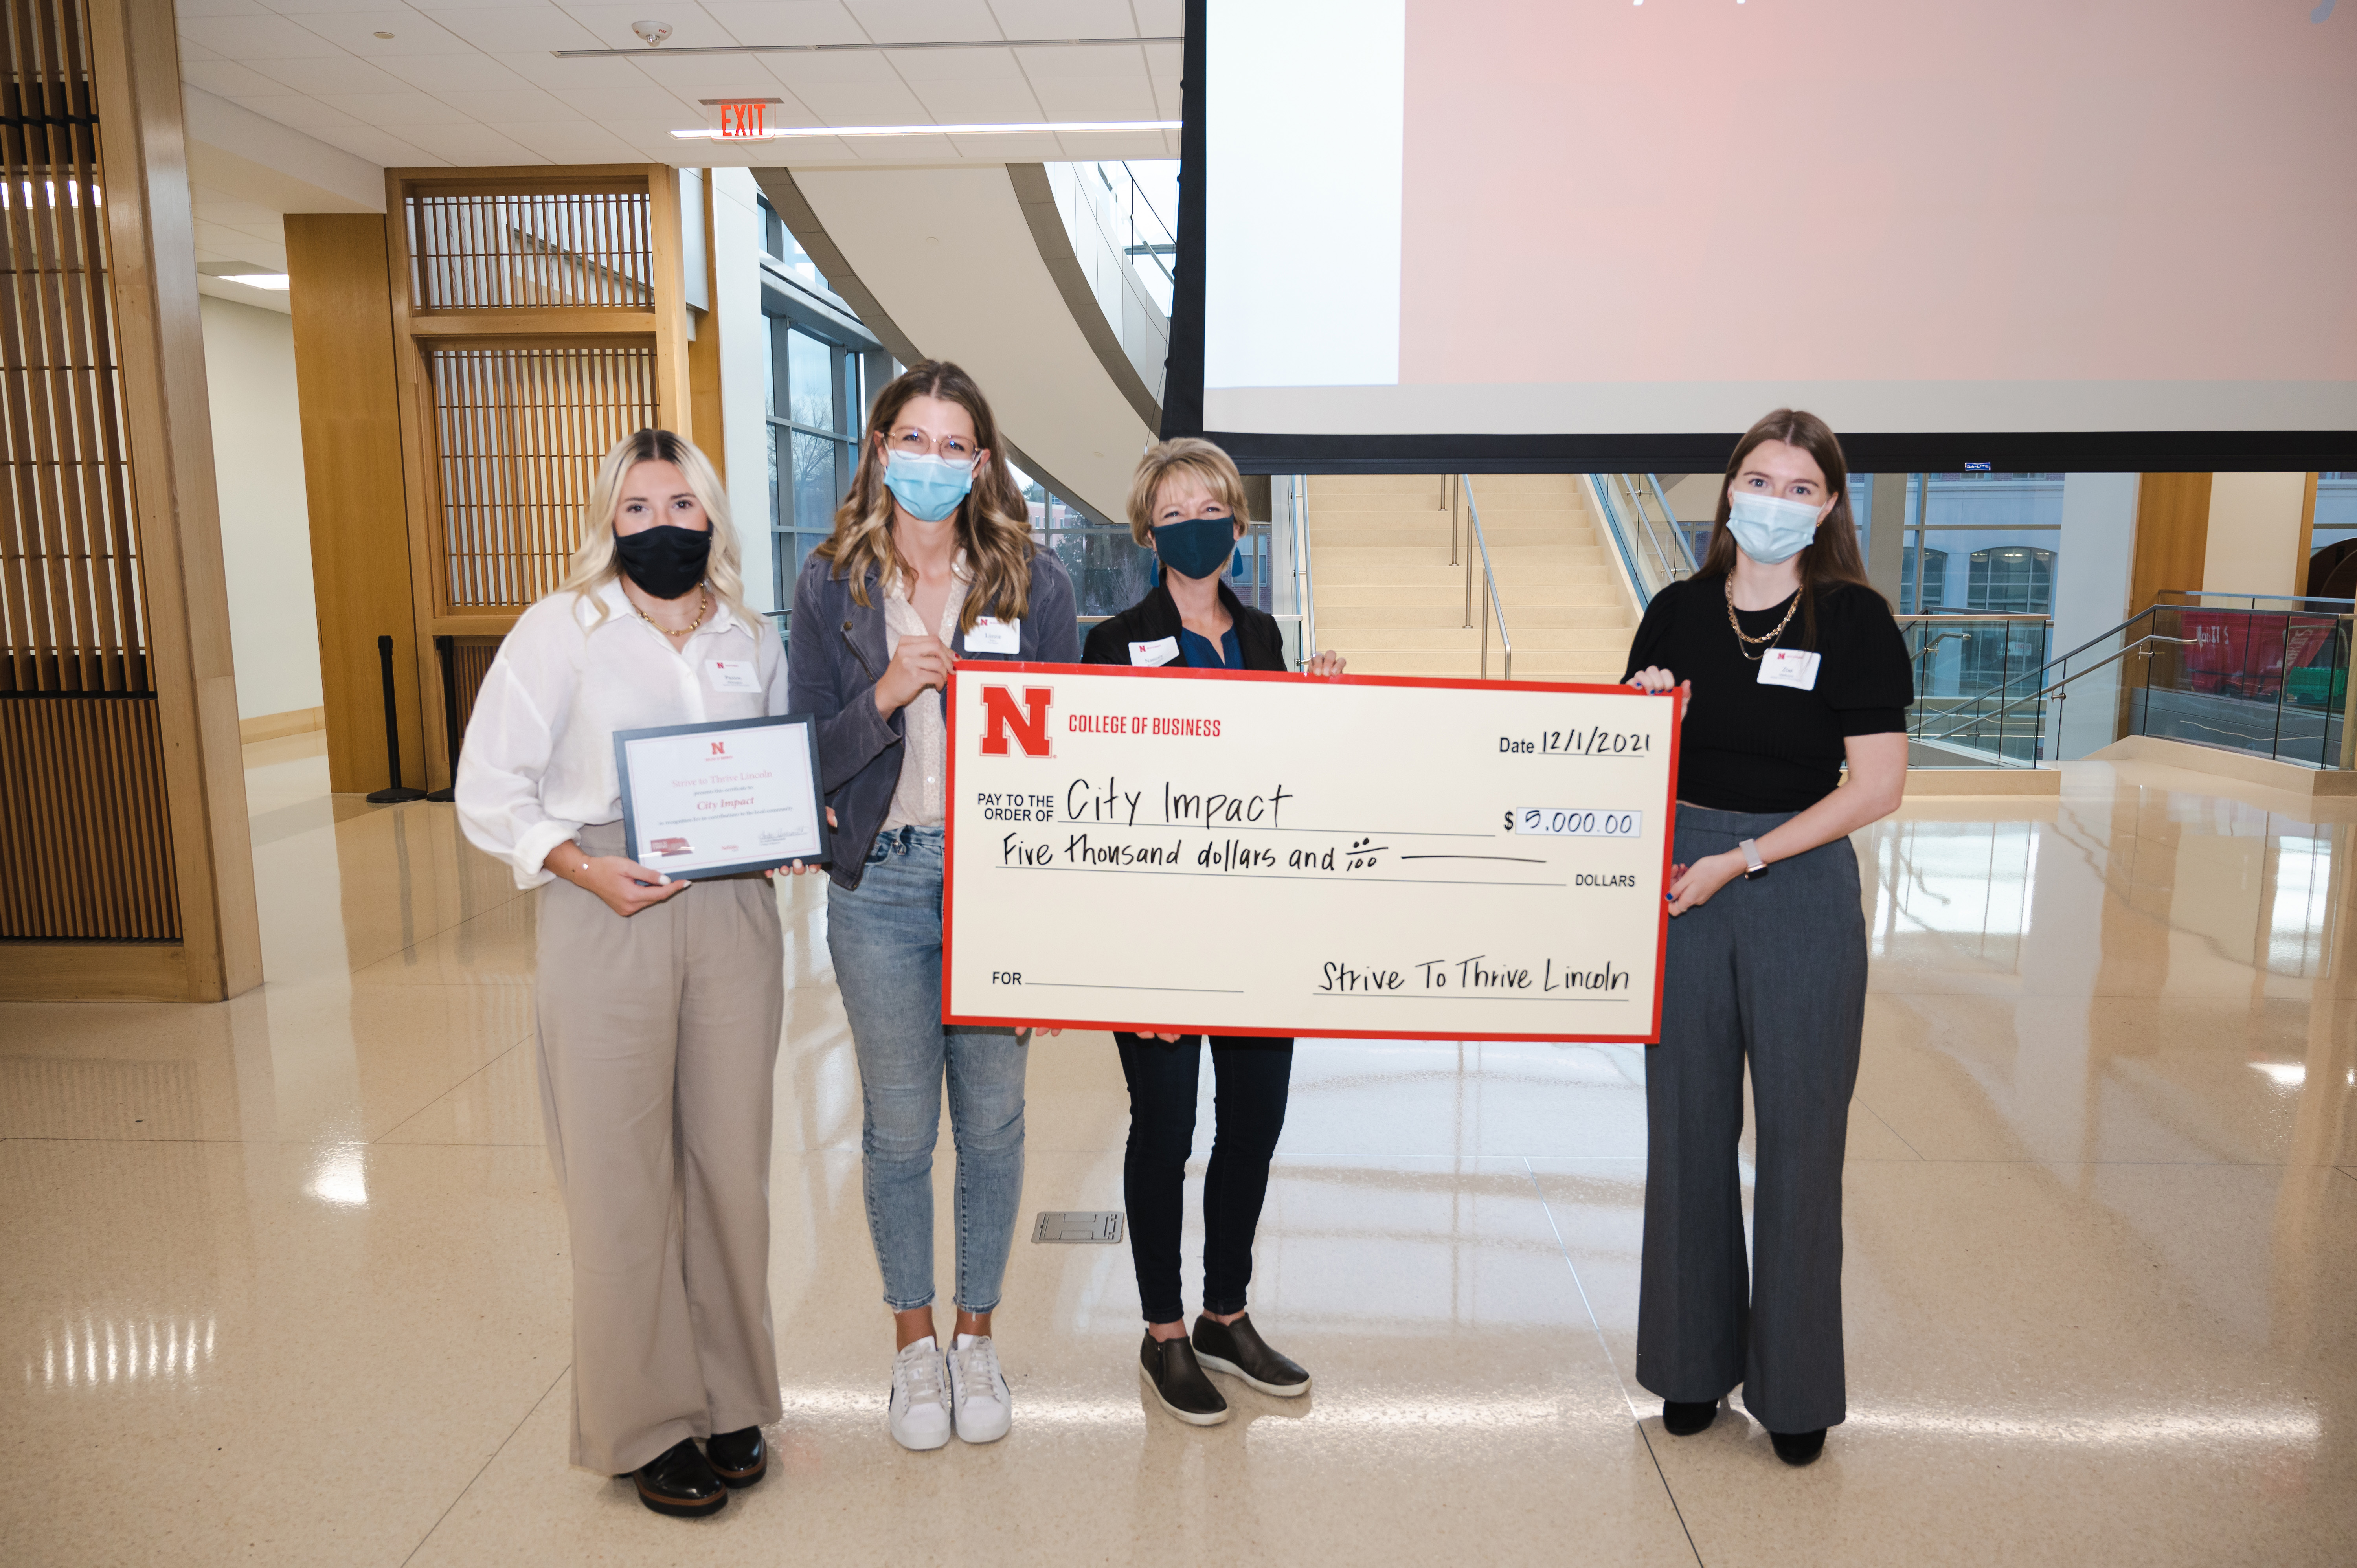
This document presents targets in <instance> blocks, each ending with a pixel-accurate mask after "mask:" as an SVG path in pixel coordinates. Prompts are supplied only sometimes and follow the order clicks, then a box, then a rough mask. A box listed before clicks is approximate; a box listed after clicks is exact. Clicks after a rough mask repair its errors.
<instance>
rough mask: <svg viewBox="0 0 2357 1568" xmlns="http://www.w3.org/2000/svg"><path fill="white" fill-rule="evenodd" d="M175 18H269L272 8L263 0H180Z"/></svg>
mask: <svg viewBox="0 0 2357 1568" xmlns="http://www.w3.org/2000/svg"><path fill="white" fill-rule="evenodd" d="M172 14H173V15H174V16H268V15H270V7H269V6H267V5H264V4H262V0H178V4H177V5H174V6H173V7H172Z"/></svg>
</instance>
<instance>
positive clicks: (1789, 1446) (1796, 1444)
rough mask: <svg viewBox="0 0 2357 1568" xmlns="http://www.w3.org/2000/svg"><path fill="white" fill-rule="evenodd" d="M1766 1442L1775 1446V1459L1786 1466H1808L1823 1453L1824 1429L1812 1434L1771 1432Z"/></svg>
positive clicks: (1820, 1428)
mask: <svg viewBox="0 0 2357 1568" xmlns="http://www.w3.org/2000/svg"><path fill="white" fill-rule="evenodd" d="M1768 1441H1769V1442H1770V1443H1773V1444H1775V1445H1776V1457H1777V1458H1779V1459H1781V1460H1782V1461H1784V1463H1785V1464H1787V1465H1810V1464H1813V1463H1815V1462H1816V1457H1817V1455H1820V1454H1822V1453H1824V1451H1825V1429H1824V1427H1822V1426H1820V1427H1819V1428H1817V1429H1816V1430H1815V1431H1814V1432H1771V1433H1770V1434H1768Z"/></svg>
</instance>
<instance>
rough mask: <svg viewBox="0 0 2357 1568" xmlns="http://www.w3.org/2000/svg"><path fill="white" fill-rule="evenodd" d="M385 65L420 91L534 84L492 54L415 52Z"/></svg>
mask: <svg viewBox="0 0 2357 1568" xmlns="http://www.w3.org/2000/svg"><path fill="white" fill-rule="evenodd" d="M384 69H385V70H386V71H387V72H389V73H390V74H392V75H394V76H397V77H399V78H401V80H402V81H404V82H406V83H407V84H408V85H410V86H412V87H414V88H416V89H417V90H418V91H420V92H436V93H449V92H529V91H533V84H532V83H531V82H530V81H525V80H524V79H523V78H522V77H521V76H518V75H517V74H516V73H515V72H514V71H511V70H509V69H508V68H507V67H506V66H504V65H501V64H500V62H499V61H498V60H495V59H492V58H491V57H490V56H489V55H479V54H468V55H412V56H409V57H407V58H405V59H397V60H393V59H389V60H386V61H385V62H384Z"/></svg>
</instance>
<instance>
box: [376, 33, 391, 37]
mask: <svg viewBox="0 0 2357 1568" xmlns="http://www.w3.org/2000/svg"><path fill="white" fill-rule="evenodd" d="M377 37H378V38H391V37H393V35H392V34H391V33H379V34H378V35H377Z"/></svg>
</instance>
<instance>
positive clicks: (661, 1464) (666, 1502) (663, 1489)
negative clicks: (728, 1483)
mask: <svg viewBox="0 0 2357 1568" xmlns="http://www.w3.org/2000/svg"><path fill="white" fill-rule="evenodd" d="M630 1479H631V1480H632V1481H634V1482H636V1483H638V1487H639V1501H640V1502H642V1503H644V1504H646V1505H647V1507H649V1508H651V1509H654V1510H655V1512H657V1513H662V1514H670V1515H672V1516H673V1518H675V1519H699V1518H702V1517H703V1516H704V1515H705V1514H715V1513H718V1512H719V1511H720V1510H721V1509H723V1508H726V1506H727V1504H728V1488H727V1487H725V1486H723V1485H721V1482H720V1477H718V1476H716V1475H714V1474H713V1472H712V1466H710V1465H709V1464H707V1463H705V1457H704V1455H702V1454H701V1453H699V1452H697V1451H696V1446H695V1444H694V1441H692V1440H685V1439H683V1440H682V1441H680V1442H678V1443H674V1444H672V1445H671V1446H670V1447H668V1448H666V1449H664V1450H663V1451H662V1453H661V1454H658V1455H655V1456H654V1458H652V1459H651V1460H649V1461H648V1462H647V1463H646V1464H644V1465H641V1466H639V1467H638V1468H637V1469H635V1470H633V1471H631V1472H630Z"/></svg>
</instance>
